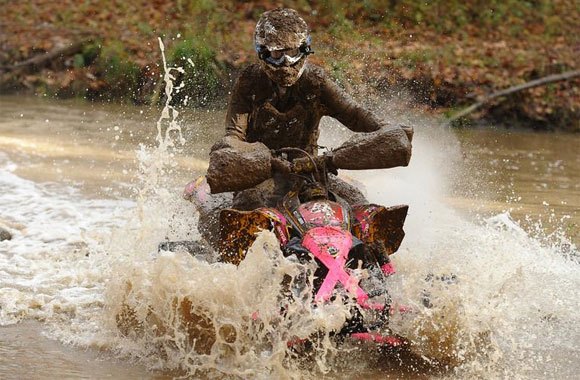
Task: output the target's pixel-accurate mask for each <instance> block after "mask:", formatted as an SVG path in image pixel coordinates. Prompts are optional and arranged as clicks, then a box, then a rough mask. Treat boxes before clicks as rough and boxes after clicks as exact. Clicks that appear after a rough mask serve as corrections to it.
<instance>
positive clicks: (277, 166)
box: [270, 157, 292, 175]
mask: <svg viewBox="0 0 580 380" xmlns="http://www.w3.org/2000/svg"><path fill="white" fill-rule="evenodd" d="M270 164H271V165H272V172H277V173H281V174H284V175H289V174H290V173H292V164H291V163H290V161H288V160H285V159H283V158H279V157H272V159H271V160H270Z"/></svg>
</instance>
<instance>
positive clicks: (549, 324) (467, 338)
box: [0, 97, 580, 379]
mask: <svg viewBox="0 0 580 380" xmlns="http://www.w3.org/2000/svg"><path fill="white" fill-rule="evenodd" d="M383 112H385V114H389V115H391V120H393V121H400V122H406V123H412V124H413V125H417V130H416V137H415V142H414V157H413V162H412V164H411V165H410V167H409V168H397V169H393V170H390V171H387V172H385V171H373V172H371V173H355V172H349V173H345V175H346V177H349V178H352V179H353V180H355V181H359V182H361V183H362V184H363V185H364V186H365V187H366V191H367V194H368V197H369V198H370V199H371V201H374V202H378V203H383V204H395V203H408V204H409V205H410V207H411V213H410V215H409V219H408V222H407V227H406V231H407V238H406V241H405V243H404V244H403V246H402V248H401V251H400V253H399V255H398V256H397V260H399V262H396V264H398V265H399V268H400V273H401V277H402V285H403V287H404V288H405V289H407V290H408V291H402V292H401V293H402V295H404V296H407V295H409V294H411V293H413V292H412V291H413V290H416V289H417V287H419V288H421V287H424V286H425V284H424V283H422V282H421V281H422V280H421V279H424V278H425V275H426V274H427V273H432V272H433V271H440V272H447V273H449V271H452V272H453V273H455V274H457V276H458V277H459V278H460V279H461V280H462V282H461V283H460V284H459V285H457V288H456V289H453V293H454V297H452V296H450V295H448V293H445V289H443V290H441V289H438V288H437V289H435V290H433V294H435V295H436V296H439V297H440V301H441V303H442V304H443V305H445V307H447V308H448V309H447V311H448V310H449V307H451V306H453V308H454V310H459V311H460V312H457V316H456V317H455V319H454V317H453V315H454V314H453V313H450V315H451V319H454V320H455V321H456V323H455V324H453V326H451V327H449V326H448V327H449V328H448V329H444V330H445V331H446V333H450V332H451V333H452V334H453V337H454V338H453V339H455V341H456V342H458V343H457V344H456V346H457V347H462V349H465V347H467V348H466V350H467V351H468V352H467V354H466V355H467V356H469V357H475V359H473V358H472V359H469V360H466V361H465V363H466V364H465V365H463V367H462V366H460V367H459V368H460V370H450V371H447V372H444V373H442V374H441V373H438V372H437V373H435V372H434V371H427V375H425V374H421V373H419V374H414V375H413V376H419V377H424V376H428V377H429V376H431V377H439V376H443V377H456V376H457V377H459V378H461V377H462V376H466V374H468V375H469V376H473V375H476V376H484V377H485V376H487V377H489V376H501V377H505V376H508V377H514V376H515V377H519V378H538V377H545V378H573V374H574V373H577V371H578V370H580V368H579V367H578V365H577V363H576V362H575V359H574V358H575V357H576V356H577V354H578V352H577V347H578V343H579V342H578V339H579V338H580V333H579V331H578V327H577V326H578V323H577V322H578V317H577V315H576V313H575V307H576V306H577V301H576V298H577V297H575V296H574V294H571V293H573V289H578V285H580V284H579V278H578V272H577V264H576V263H575V261H574V259H575V258H576V259H577V256H575V255H577V249H576V248H575V246H574V244H578V242H579V239H580V238H579V235H578V234H579V233H578V225H579V224H580V211H579V210H580V154H579V153H578V151H579V148H580V136H574V135H558V134H532V133H527V132H517V131H504V130H462V131H449V130H446V129H444V128H438V127H434V126H433V125H434V121H433V120H429V119H425V118H424V117H421V116H413V117H410V116H408V115H407V113H408V112H407V111H406V110H405V109H404V108H402V109H401V108H398V107H387V106H385V109H384V110H383ZM158 117H159V110H151V109H147V108H138V107H129V106H116V105H97V104H86V103H80V102H53V101H47V100H43V99H34V98H14V97H2V98H0V148H1V151H0V191H2V194H1V195H0V206H1V207H0V210H1V213H0V226H4V227H6V228H8V229H9V230H10V231H11V232H12V233H13V234H14V239H13V240H12V241H10V242H2V243H0V307H1V309H0V324H1V325H3V326H4V327H2V328H1V329H0V347H1V348H0V350H1V351H2V352H3V353H5V354H3V355H2V357H1V358H0V375H1V376H0V377H2V378H15V379H16V378H46V377H47V376H48V377H50V376H51V374H54V375H60V376H64V377H80V378H82V377H97V378H100V377H110V378H118V379H122V378H171V377H172V376H173V375H172V373H173V372H171V371H170V369H172V368H173V369H175V368H178V367H179V363H177V364H176V363H175V362H180V361H181V360H183V361H184V362H186V361H187V363H191V364H188V365H190V366H208V367H209V368H211V366H214V367H215V368H219V372H221V373H226V374H229V375H232V376H241V377H255V376H258V377H267V376H265V375H264V373H266V374H268V373H275V374H278V375H280V376H291V375H292V373H298V374H300V372H292V371H290V372H283V371H282V372H276V371H281V370H278V369H276V368H277V365H278V364H277V362H275V360H274V359H272V356H275V355H271V351H272V350H273V348H270V351H264V352H262V354H261V355H262V356H261V357H257V358H253V357H249V356H247V355H246V356H243V355H242V356H243V358H245V360H246V361H247V363H249V364H247V365H248V367H249V368H245V367H244V366H243V365H241V364H240V363H237V362H235V361H234V362H223V361H219V360H217V359H216V357H212V358H211V360H205V361H204V360H201V361H200V359H199V358H195V359H192V358H190V357H187V355H186V356H182V355H183V353H182V352H181V351H180V350H179V349H176V348H175V347H176V346H177V347H179V339H177V338H176V337H172V338H167V341H168V342H169V343H170V344H169V343H168V342H165V341H163V342H161V343H160V342H159V339H160V338H159V337H155V336H154V337H153V338H151V337H147V336H146V337H144V338H143V337H141V338H139V339H134V340H127V339H123V338H122V337H119V334H118V332H117V331H116V330H115V327H114V312H113V311H114V309H115V307H118V305H119V303H118V302H117V301H118V300H119V299H122V298H123V297H126V296H127V294H125V293H123V292H121V291H119V290H118V289H119V288H120V287H122V286H117V285H122V284H125V283H126V282H118V283H116V282H115V281H116V280H117V279H118V278H123V279H124V280H130V283H131V284H132V286H133V287H134V289H136V290H135V292H134V294H133V293H132V296H133V297H135V300H136V301H135V302H136V305H138V306H139V305H146V306H147V307H148V308H149V310H153V311H155V310H156V307H157V305H160V306H159V308H160V309H162V308H163V307H164V306H163V305H164V303H167V302H168V300H171V299H172V297H174V296H175V295H176V294H186V295H188V296H191V297H193V298H195V297H196V296H197V294H196V293H194V292H193V293H192V290H191V289H192V288H194V287H200V286H201V288H202V289H201V290H202V291H203V292H204V293H206V294H212V295H214V296H215V299H216V300H217V301H216V304H215V305H214V304H212V305H209V306H208V307H210V308H211V307H213V306H216V305H226V306H227V305H229V306H231V307H232V310H244V308H245V307H247V305H246V303H249V302H250V300H252V299H253V298H248V297H249V296H248V295H246V294H243V293H240V294H239V297H238V299H231V297H228V295H227V294H224V293H223V289H221V287H220V286H217V287H212V286H209V285H208V284H207V283H208V282H212V279H215V278H220V276H224V274H226V273H227V274H228V276H229V277H230V278H232V279H233V280H232V281H234V282H233V283H232V284H231V286H230V287H229V288H228V289H229V291H230V292H232V290H231V289H233V288H236V287H237V288H240V289H246V290H247V289H253V288H252V286H254V285H253V283H252V282H251V281H250V280H247V279H246V277H252V276H255V277H256V278H257V279H259V278H260V276H263V275H264V273H262V272H254V271H252V268H248V269H246V270H247V271H248V272H247V273H246V276H245V277H244V278H236V275H234V274H232V273H230V272H228V271H230V269H229V268H212V267H204V266H203V264H200V263H198V262H195V261H187V260H190V259H189V258H187V259H185V258H178V257H172V256H168V257H161V258H157V259H156V260H152V259H151V255H152V254H151V251H153V250H154V245H155V242H156V241H159V240H161V239H163V238H164V237H166V236H170V235H171V234H173V235H174V236H177V237H182V236H189V235H187V232H184V231H185V230H188V229H189V228H191V226H193V225H194V224H195V220H189V218H190V216H189V214H188V212H186V211H184V212H183V213H181V214H180V212H179V211H177V212H175V211H173V212H172V213H169V216H167V215H166V214H164V212H165V211H166V210H167V209H169V208H174V209H175V210H187V207H188V205H187V204H185V203H179V201H177V200H174V199H171V201H170V202H169V201H168V202H165V203H163V202H161V206H159V204H155V205H150V204H148V203H147V204H148V208H140V206H139V204H140V203H139V202H140V200H141V199H142V198H144V197H145V198H146V196H147V194H149V195H150V194H157V195H158V194H162V195H163V196H169V195H167V194H166V193H175V194H178V193H179V191H180V189H181V187H182V185H183V183H185V182H187V181H188V180H189V179H191V178H193V177H195V176H196V175H197V174H199V173H202V172H203V170H204V168H205V166H206V161H205V160H206V158H207V152H208V149H209V147H210V146H211V143H212V142H213V141H215V140H216V139H217V138H218V137H219V136H220V135H221V133H222V126H221V125H222V119H223V113H222V112H219V111H217V112H206V111H200V112H197V111H184V112H182V114H181V115H180V117H179V118H180V125H181V130H182V133H183V137H184V138H185V141H186V142H185V144H184V145H183V146H179V147H178V149H177V150H171V152H170V153H168V155H169V156H170V157H169V159H170V161H171V162H172V164H169V165H166V166H165V167H163V168H155V162H157V161H160V160H162V159H166V158H167V157H161V158H158V157H157V156H156V155H155V154H156V153H155V151H154V150H147V147H148V146H149V147H150V146H155V145H156V144H157V143H156V141H155V136H156V134H157V130H156V129H155V124H156V122H157V120H158ZM347 135H348V133H347V132H345V131H344V130H342V129H341V128H340V127H339V126H337V125H335V124H333V123H330V122H329V121H325V126H324V130H323V134H322V138H321V139H322V141H323V143H324V144H329V145H332V144H336V143H337V142H338V141H340V140H341V139H344V138H345V136H347ZM140 144H143V146H144V147H143V148H141V147H140ZM152 167H153V168H154V169H155V170H153V171H152V169H151V168H152ZM160 172H163V175H159V176H158V177H156V176H157V175H158V174H159V173H160ZM153 174H154V175H153ZM152 177H155V178H152ZM143 188H147V189H148V191H147V192H142V191H141V190H142V189H143ZM176 198H178V197H176ZM156 207H160V208H159V209H156ZM135 209H138V210H139V212H138V213H137V215H138V216H136V214H134V213H132V212H133V210H135ZM184 214H187V215H184ZM136 220H138V222H137V221H136ZM143 220H146V222H144V221H143ZM168 220H169V221H172V222H174V223H175V224H176V225H179V226H178V227H174V228H172V229H170V230H167V227H166V224H168V223H167V222H168ZM184 234H185V235H184ZM260 254H261V252H256V255H260ZM112 256H118V257H119V258H117V257H112ZM257 257H258V256H257ZM399 257H400V259H399ZM183 260H186V261H185V262H184V261H183ZM135 262H136V263H138V264H133V263H135ZM484 265H489V266H492V268H493V269H492V270H490V273H488V274H483V273H480V272H482V271H481V268H482V267H483V266H484ZM266 266H267V265H266ZM166 268H173V271H168V270H167V269H166ZM290 269H291V268H290ZM290 269H289V270H290ZM202 273H204V274H203V275H202ZM212 276H213V277H212ZM174 277H177V279H176V278H174ZM193 277H197V278H199V279H200V281H202V282H201V283H195V284H194V283H192V284H191V286H187V284H185V283H184V281H183V280H181V281H180V280H179V279H184V278H188V279H189V278H193ZM235 281H237V283H236V282H235ZM244 281H249V282H247V283H246V282H244ZM204 282H205V283H204ZM224 282H226V281H225V280H224ZM274 283H275V281H274V282H272V284H274ZM111 284H112V285H111ZM194 285H195V286H194ZM272 286H273V287H274V286H275V285H272ZM272 289H273V288H272ZM409 289H410V290H409ZM571 290H572V291H571ZM438 292H440V293H438ZM268 295H269V294H268V293H267V292H266V293H263V294H262V296H263V297H262V298H261V299H260V301H261V302H265V301H264V300H266V299H267V298H268ZM412 296H413V295H412V294H411V295H410V297H412ZM240 300H242V301H244V302H241V303H240ZM246 301H247V302H246ZM155 302H158V304H156V303H155ZM252 302H258V301H257V300H256V299H253V301H252ZM266 306H267V305H266ZM266 306H264V307H266ZM216 307H217V306H216ZM252 307H254V306H252ZM250 309H251V307H250ZM443 309H444V308H442V310H443ZM112 310H113V311H112ZM250 312H251V310H249V311H248V313H250ZM216 313H222V314H220V315H221V316H222V317H224V315H225V317H227V318H226V319H228V321H229V322H228V323H230V324H233V325H234V326H236V323H243V321H242V322H240V321H237V320H236V316H235V315H229V314H228V313H227V312H223V311H221V312H220V311H216ZM429 313H430V314H429ZM429 313H424V314H421V315H420V316H419V317H418V318H417V321H418V322H415V324H414V325H413V326H412V327H409V326H403V327H401V328H402V329H403V330H404V331H405V332H406V333H407V334H408V335H409V336H411V337H413V335H414V334H415V339H417V342H419V343H420V342H421V336H423V337H429V339H427V340H434V341H436V340H437V339H439V341H440V342H441V341H444V340H445V339H443V338H442V335H441V334H440V330H441V326H445V325H446V323H445V322H444V321H443V320H442V319H438V317H437V316H434V315H435V314H436V313H435V312H434V311H433V312H431V311H430V312H429ZM447 313H448V312H447ZM160 315H161V314H160ZM445 315H447V314H445ZM111 316H113V317H111ZM160 318H162V317H160ZM215 322H216V323H217V322H218V321H217V320H216V321H215ZM528 326H529V329H527V328H526V327H528ZM530 330H532V331H530ZM417 336H419V337H417ZM481 337H487V338H485V339H483V338H481ZM149 338H151V339H149ZM242 339H243V337H240V340H242ZM442 339H443V340H442ZM478 339H483V343H482V342H480V343H477V341H478ZM423 340H425V339H423ZM474 341H475V342H476V343H473V342H474ZM546 342H548V343H546ZM419 343H418V345H420V344H419ZM472 343H473V345H474V346H473V347H470V344H472ZM156 344H157V345H161V346H162V347H163V355H161V354H159V353H157V354H156V353H155V352H157V351H155V350H152V348H151V346H154V345H156ZM428 346H429V345H428V344H425V345H424V347H423V349H424V351H423V352H424V353H425V354H426V355H428V354H429V353H431V352H432V348H433V347H428ZM168 347H169V348H168ZM274 348H275V347H274ZM430 350H431V351H430ZM152 352H153V353H152ZM172 353H173V354H172ZM116 355H120V357H121V359H120V360H116V359H114V357H115V356H116ZM167 355H170V356H171V355H174V357H173V360H172V358H171V357H170V358H164V359H162V358H161V357H162V356H167ZM240 355H241V354H240ZM182 358H183V359H182ZM196 360H198V361H196ZM252 360H256V361H255V362H252ZM260 361H262V362H265V363H267V364H268V365H270V367H268V368H269V369H267V370H266V372H260V371H257V372H252V369H254V368H253V367H256V366H258V363H260ZM135 362H136V363H138V364H131V363H135ZM270 362H272V364H270ZM335 364H336V363H335ZM252 366H253V367H252ZM185 367H186V370H187V369H188V368H187V365H186V366H185ZM47 368H50V370H48V369H47ZM232 368H233V369H232ZM182 369H183V368H182ZM189 369H190V368H189ZM156 371H157V372H156ZM159 371H161V372H159ZM294 371H296V369H294ZM359 371H360V372H359ZM313 373H315V372H313ZM332 374H333V376H335V377H344V376H346V377H352V376H353V375H355V374H364V376H365V377H381V376H384V375H386V374H389V375H390V376H392V377H403V378H407V377H408V376H409V371H408V368H406V369H405V368H402V369H401V368H395V369H393V368H392V367H389V366H384V365H378V364H377V363H376V362H370V363H368V365H366V366H362V367H360V368H357V370H356V371H354V372H349V371H348V370H346V371H345V374H341V373H337V372H331V375H332Z"/></svg>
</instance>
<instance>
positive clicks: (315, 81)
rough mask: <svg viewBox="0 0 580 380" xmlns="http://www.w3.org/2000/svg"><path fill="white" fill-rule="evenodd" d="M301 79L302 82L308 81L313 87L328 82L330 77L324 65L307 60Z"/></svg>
mask: <svg viewBox="0 0 580 380" xmlns="http://www.w3.org/2000/svg"><path fill="white" fill-rule="evenodd" d="M300 79H301V81H302V82H306V83H308V84H309V85H311V86H313V87H319V88H320V87H322V86H324V85H325V84H326V83H327V81H328V80H329V77H328V74H327V73H326V71H325V70H324V69H323V68H322V67H320V66H318V65H315V64H312V63H310V62H306V64H305V65H304V72H303V73H302V77H301V78H300Z"/></svg>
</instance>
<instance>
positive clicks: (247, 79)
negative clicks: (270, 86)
mask: <svg viewBox="0 0 580 380" xmlns="http://www.w3.org/2000/svg"><path fill="white" fill-rule="evenodd" d="M252 82H253V80H252V73H251V70H250V68H248V69H246V70H244V71H243V72H242V73H241V74H240V76H239V77H238V79H237V80H236V82H235V84H234V87H233V89H232V95H231V97H230V101H229V104H228V110H227V113H226V136H232V137H235V138H237V139H239V140H241V141H246V131H247V130H248V118H249V115H250V114H251V112H252V94H251V88H252V87H253V85H254V84H253V83H252Z"/></svg>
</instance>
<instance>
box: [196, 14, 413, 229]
mask: <svg viewBox="0 0 580 380" xmlns="http://www.w3.org/2000/svg"><path fill="white" fill-rule="evenodd" d="M254 42H255V49H256V52H257V54H258V58H259V61H258V63H256V64H252V65H250V66H249V67H247V68H246V69H244V70H243V71H242V72H241V74H240V75H239V77H238V79H237V81H236V83H235V85H234V87H233V90H232V94H231V99H230V102H229V106H228V109H227V116H226V133H225V136H224V137H223V138H222V139H221V140H219V141H218V142H217V143H216V144H214V146H213V147H212V149H211V153H210V166H209V169H208V173H207V181H208V183H209V185H210V188H211V193H212V194H218V193H225V192H233V199H232V203H231V204H230V205H227V206H229V207H234V208H236V209H240V210H252V209H255V208H258V207H262V206H270V207H271V206H275V204H276V201H277V200H279V199H280V198H281V197H282V196H283V195H284V194H285V193H286V192H287V190H288V188H289V186H291V182H292V181H291V180H290V179H289V177H288V176H287V175H285V173H287V172H288V171H289V170H290V169H291V163H290V162H289V161H286V160H284V159H282V158H280V157H277V156H276V155H273V154H272V153H271V150H276V149H280V148H285V147H294V148H300V149H302V150H305V151H306V152H308V153H310V154H312V155H316V154H317V150H318V145H317V141H318V137H319V123H320V120H321V118H322V117H323V116H330V117H333V118H335V119H336V120H338V121H339V122H341V123H342V124H344V125H345V126H346V127H347V128H349V129H350V130H352V131H355V132H373V131H377V130H379V129H380V128H400V127H396V126H389V125H388V124H387V123H386V122H384V121H383V120H381V119H380V118H378V117H376V116H375V115H374V114H373V113H371V112H369V111H368V110H366V109H365V108H363V107H362V106H360V105H359V104H357V103H356V102H355V101H353V100H352V99H351V98H350V97H349V96H348V95H347V94H346V93H345V92H344V91H343V90H342V89H341V88H340V87H338V86H337V85H336V84H335V83H334V82H333V81H332V80H331V79H330V78H328V76H327V75H326V73H325V72H324V71H323V70H322V69H321V68H319V67H317V66H315V65H313V64H310V63H309V62H308V56H309V55H310V54H312V53H313V51H312V48H311V36H310V31H309V28H308V25H307V24H306V22H305V21H304V20H303V19H302V18H301V17H300V16H299V15H298V13H297V12H296V11H294V10H292V9H283V8H278V9H275V10H272V11H268V12H265V13H264V14H263V15H262V16H261V18H260V19H259V21H258V23H257V25H256V30H255V34H254ZM403 132H404V133H401V134H399V136H401V135H402V136H403V137H400V138H403V139H408V141H406V142H405V143H404V144H403V146H405V148H404V149H405V150H407V151H405V152H402V156H403V157H405V158H404V159H403V160H402V161H401V162H397V163H395V164H394V165H393V166H405V165H407V164H408V161H409V158H410V155H411V144H410V140H411V137H412V129H410V128H406V127H405V128H404V131H403ZM399 145H401V144H399ZM289 158H290V159H292V158H294V157H289ZM352 159H353V160H356V159H357V158H356V157H353V158H352ZM329 183H330V186H329V187H330V190H331V191H332V192H333V193H334V194H336V195H337V196H339V197H340V198H342V199H344V200H345V201H346V202H348V203H350V204H357V203H366V200H365V198H364V196H363V194H362V193H361V192H360V191H359V190H358V189H356V188H355V187H354V186H351V185H349V184H347V183H346V182H344V181H342V180H339V179H338V177H336V176H334V175H330V178H329ZM200 222H201V223H200V224H203V223H204V221H200ZM210 224H211V223H210Z"/></svg>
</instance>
